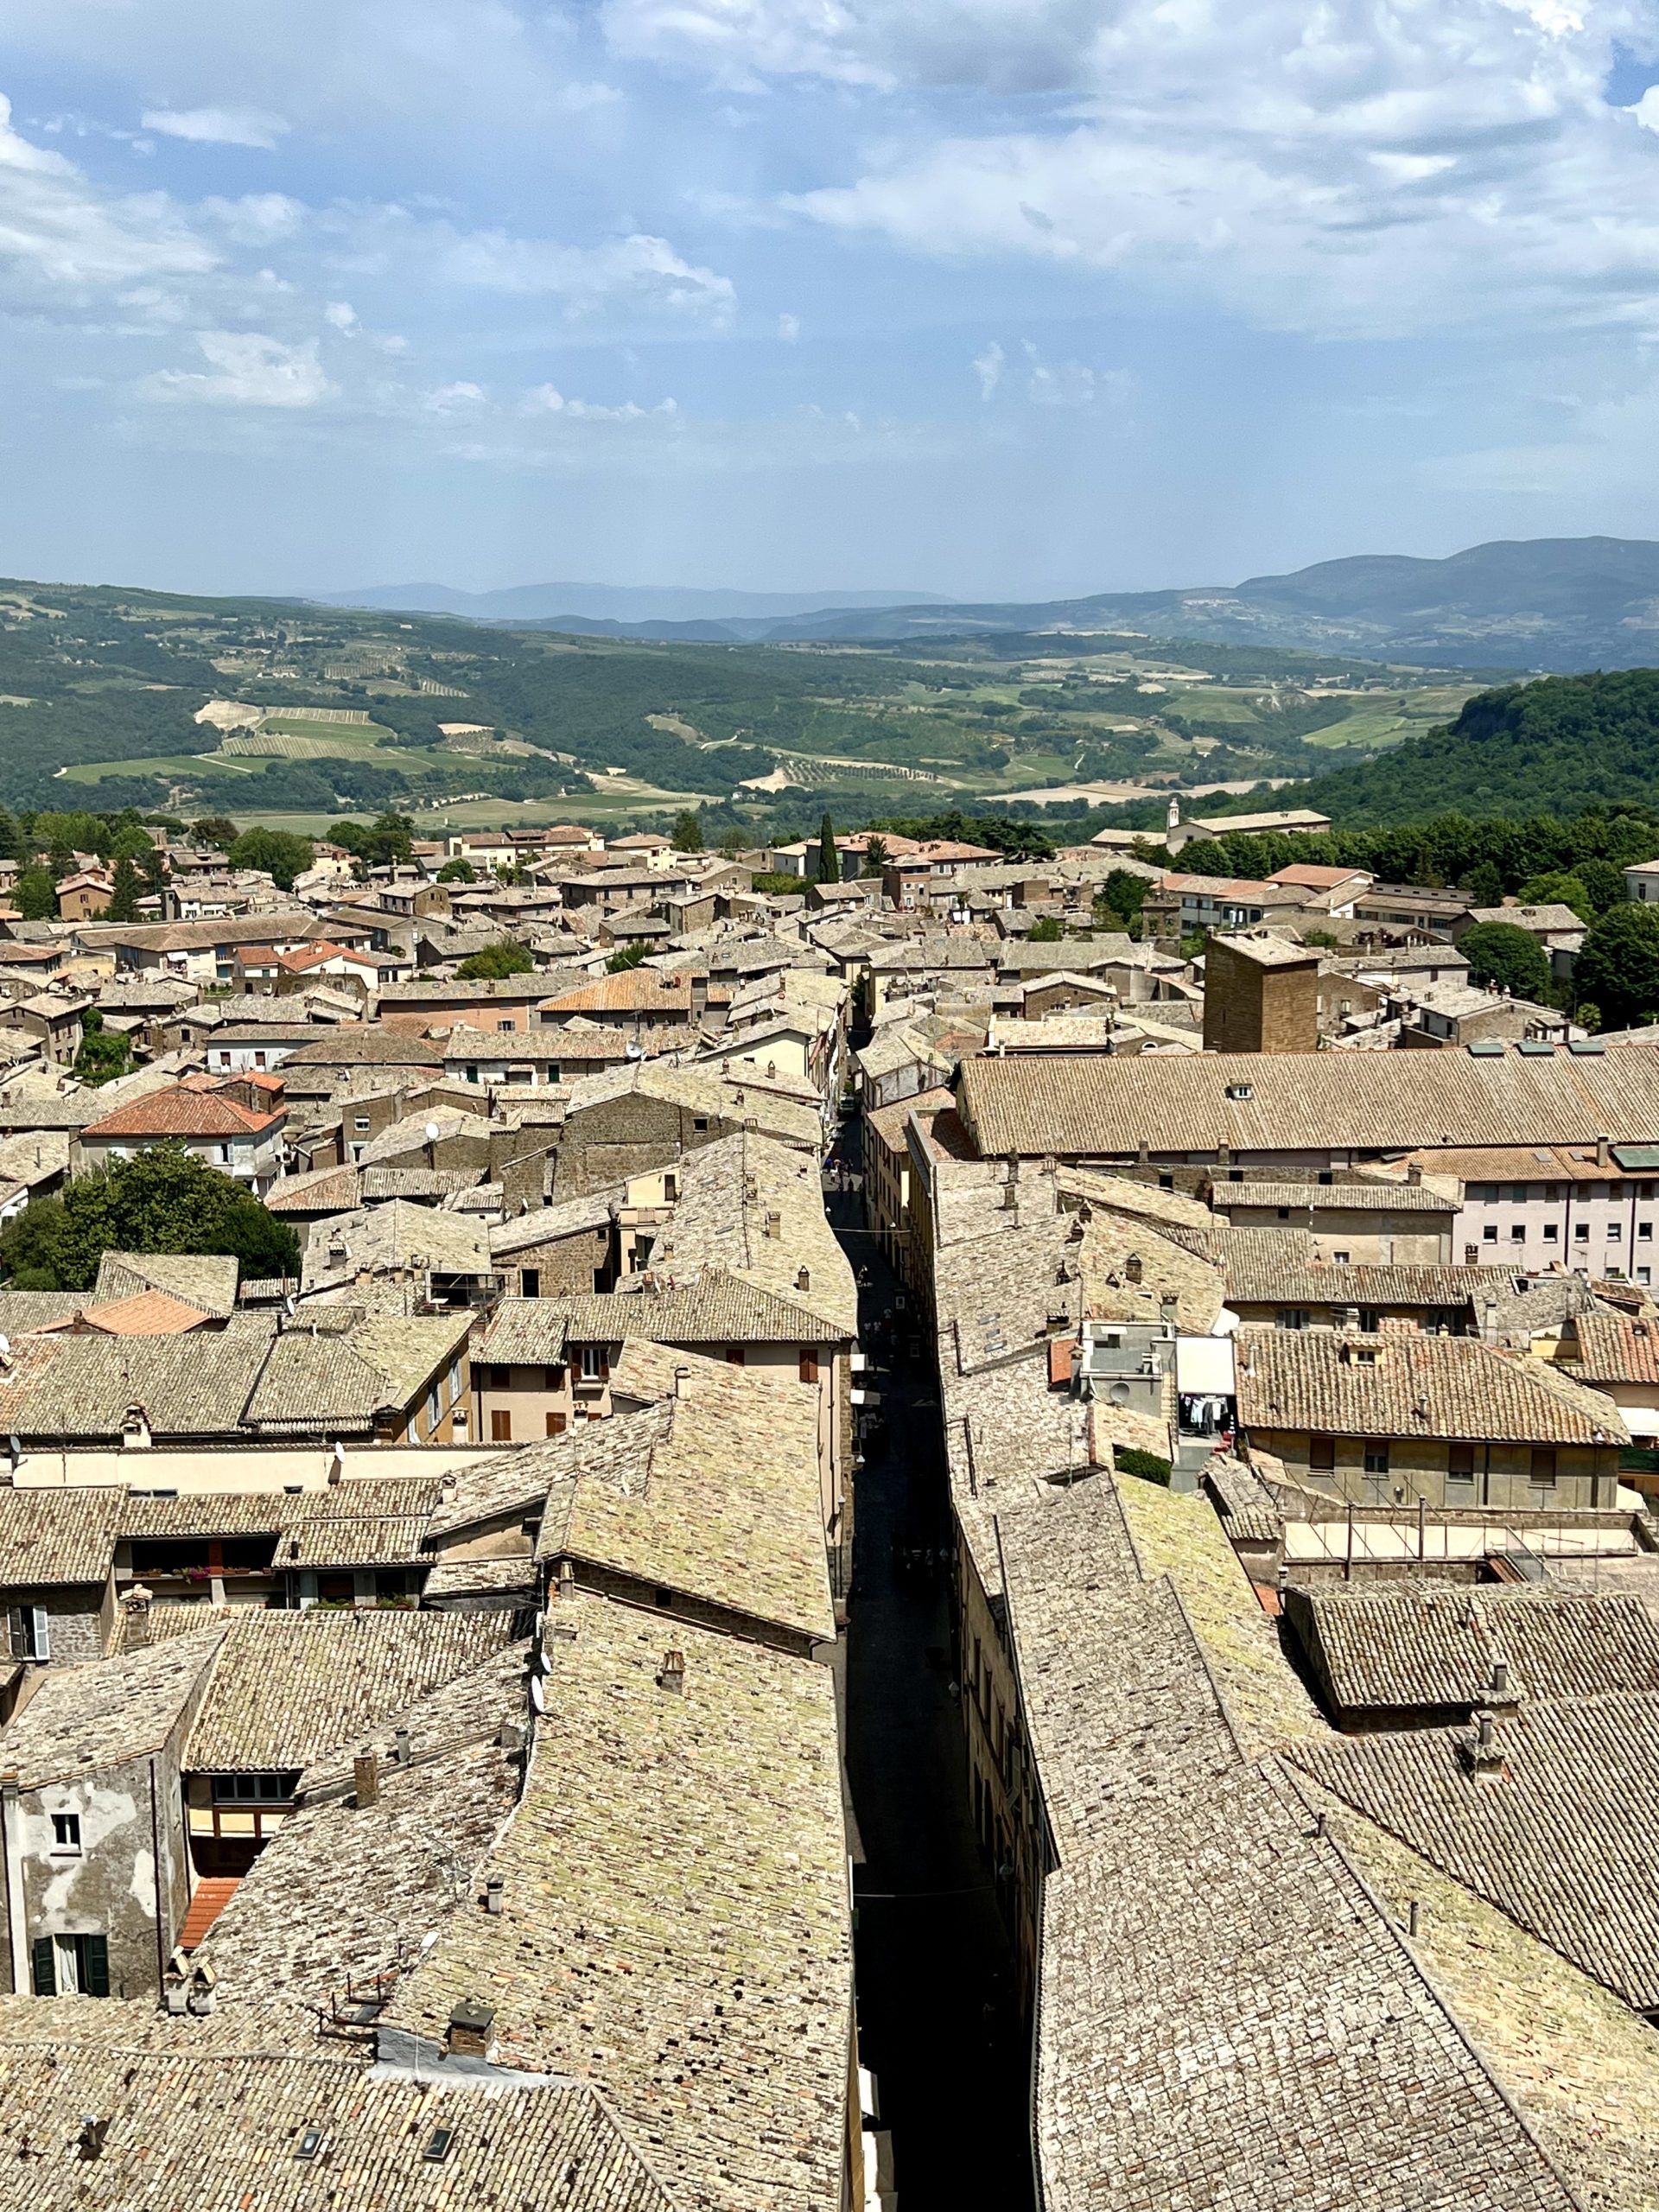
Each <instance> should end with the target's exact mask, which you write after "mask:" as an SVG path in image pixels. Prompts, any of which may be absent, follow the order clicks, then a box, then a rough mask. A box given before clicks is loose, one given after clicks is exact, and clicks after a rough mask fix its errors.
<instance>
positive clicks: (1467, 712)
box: [1297, 668, 1659, 827]
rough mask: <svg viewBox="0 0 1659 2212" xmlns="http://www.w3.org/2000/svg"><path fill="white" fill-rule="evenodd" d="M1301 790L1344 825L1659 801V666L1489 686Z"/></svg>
mask: <svg viewBox="0 0 1659 2212" xmlns="http://www.w3.org/2000/svg"><path fill="white" fill-rule="evenodd" d="M1297 796H1298V797H1299V798H1300V797H1303V796H1306V798H1307V800H1308V803H1309V804H1316V805H1318V806H1319V807H1320V808H1321V809H1323V810H1324V811H1325V813H1327V814H1328V815H1329V816H1330V817H1331V818H1332V821H1333V822H1334V823H1337V824H1338V825H1339V826H1344V827H1345V826H1348V825H1350V824H1351V825H1353V826H1355V827H1359V826H1360V825H1362V824H1364V823H1398V822H1413V821H1418V820H1421V818H1422V817H1424V816H1426V815H1430V814H1439V813H1442V812H1445V811H1447V810H1456V811H1458V812H1459V813H1463V814H1471V815H1499V814H1509V815H1518V814H1534V813H1548V814H1554V815H1573V814H1580V813H1582V812H1583V811H1584V810H1585V809H1586V807H1592V806H1597V805H1604V804H1613V803H1615V802H1617V801H1618V800H1621V799H1624V800H1630V799H1635V800H1641V801H1643V803H1644V804H1649V805H1654V804H1659V669H1651V668H1634V669H1624V670H1619V671H1615V672H1613V673H1611V674H1606V675H1601V674H1597V675H1591V676H1552V677H1545V678H1543V679H1542V680H1541V681H1540V682H1538V683H1511V684H1506V685H1504V686H1503V688H1502V689H1501V690H1496V691H1481V692H1478V693H1477V694H1476V696H1474V697H1473V698H1472V699H1471V700H1469V701H1468V702H1466V704H1465V706H1464V707H1463V709H1462V710H1461V711H1460V713H1459V715H1457V717H1456V719H1455V720H1454V721H1450V722H1448V723H1446V724H1445V725H1444V726H1443V727H1442V728H1439V729H1433V730H1429V731H1427V733H1426V734H1424V735H1422V736H1421V737H1411V738H1408V739H1407V740H1406V741H1405V742H1404V743H1403V744H1402V745H1400V746H1397V747H1395V749H1394V750H1393V751H1392V752H1391V753H1383V755H1382V756H1381V757H1380V758H1379V759H1377V760H1370V761H1368V762H1366V763H1365V764H1364V765H1363V766H1356V767H1351V768H1338V769H1337V770H1336V771H1334V772H1333V773H1332V774H1331V775H1329V776H1323V777H1321V778H1320V779H1319V781H1318V782H1317V783H1316V784H1310V785H1306V787H1305V791H1304V792H1299V793H1298V794H1297Z"/></svg>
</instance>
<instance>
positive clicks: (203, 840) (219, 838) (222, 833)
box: [190, 814, 237, 852]
mask: <svg viewBox="0 0 1659 2212" xmlns="http://www.w3.org/2000/svg"><path fill="white" fill-rule="evenodd" d="M190 835H191V836H192V838H193V839H194V841H195V842H196V843H197V844H198V845H212V846H214V847H216V848H218V849H219V850H220V851H223V852H228V851H229V850H230V849H231V847H232V845H233V844H234V843H235V842H236V839H237V828H236V824H235V823H234V822H232V820H231V819H230V818H229V817H228V816H226V815H223V814H205V815H203V817H201V819H200V822H193V823H191V824H190Z"/></svg>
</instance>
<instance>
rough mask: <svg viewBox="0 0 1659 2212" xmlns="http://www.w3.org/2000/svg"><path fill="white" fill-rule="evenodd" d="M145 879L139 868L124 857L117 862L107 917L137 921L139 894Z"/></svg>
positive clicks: (124, 920) (109, 918)
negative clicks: (139, 872)
mask: <svg viewBox="0 0 1659 2212" xmlns="http://www.w3.org/2000/svg"><path fill="white" fill-rule="evenodd" d="M142 892H143V879H142V877H141V876H140V875H139V874H138V871H137V868H135V867H134V866H133V864H132V862H131V861H130V860H127V859H125V858H122V859H120V860H118V861H117V862H116V864H115V884H114V887H113V888H112V890H111V893H110V903H109V906H107V908H106V909H105V920H106V921H111V922H136V921H137V918H138V899H139V894H140V893H142Z"/></svg>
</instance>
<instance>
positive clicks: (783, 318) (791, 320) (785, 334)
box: [778, 315, 801, 346]
mask: <svg viewBox="0 0 1659 2212" xmlns="http://www.w3.org/2000/svg"><path fill="white" fill-rule="evenodd" d="M800 334H801V318H800V317H799V315H779V318H778V335H779V338H781V339H782V340H783V341H784V343H785V346H793V345H794V344H795V343H796V341H797V340H798V338H799V337H800Z"/></svg>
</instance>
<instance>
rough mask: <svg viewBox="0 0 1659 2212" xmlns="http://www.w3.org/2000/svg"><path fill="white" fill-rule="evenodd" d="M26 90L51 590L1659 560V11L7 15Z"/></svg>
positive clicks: (4, 307)
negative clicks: (1586, 549) (1498, 547)
mask: <svg viewBox="0 0 1659 2212" xmlns="http://www.w3.org/2000/svg"><path fill="white" fill-rule="evenodd" d="M0 72H3V73H0V96H3V97H0V315H3V317H4V329H3V342H0V569H3V570H4V572H6V573H9V574H10V575H35V576H53V577H63V578H73V579H81V580H91V579H119V580H121V581H124V582H146V583H153V584H156V585H162V586H168V587H174V588H185V589H199V590H221V589H222V590H232V589H236V590H284V589H305V588H317V589H328V588H350V587H352V586H354V585H362V584H369V583H376V582H402V581H405V580H412V579H415V578H435V579H438V580H442V581H444V582H449V583H452V584H455V585H459V586H461V587H464V588H474V589H479V588H492V587H496V586H501V585H507V584H513V583H528V582H541V581H543V580H544V579H549V578H560V577H562V578H571V579H578V578H580V579H593V580H597V581H606V582H635V583H651V582H677V583H687V584H706V585H734V586H741V587H744V588H750V589H765V588H778V589H787V590H818V589H846V588H855V587H857V588H893V589H898V590H904V591H910V590H915V591H926V592H940V593H951V594H966V595H973V594H987V595H998V596H1003V595H1028V596H1038V595H1041V594H1049V593H1053V592H1058V591H1074V590H1088V589H1101V588H1139V587H1154V586H1159V585H1164V584H1175V583H1197V582H1231V581H1236V579H1237V578H1239V577H1240V576H1242V575H1247V574H1249V573H1251V572H1259V571H1262V570H1268V569H1281V568H1287V567H1294V566H1296V565H1299V564H1300V563H1303V562H1306V561H1310V560H1318V559H1324V558H1327V557H1330V556H1335V555H1339V554H1344V553H1351V552H1361V551H1398V552H1417V553H1433V554H1439V553H1446V552H1450V551H1452V550H1456V549H1457V548H1458V547H1459V546H1461V545H1465V544H1469V543H1475V542H1478V540H1480V539H1482V538H1484V537H1500V536H1504V537H1519V536H1540V535H1547V534H1558V533H1559V534H1568V533H1577V532H1580V531H1610V532H1612V533H1614V534H1617V535H1621V536H1659V355H1656V346H1659V0H1605V4H1604V0H1577V4H1574V0H569V4H568V5H564V6H559V5H556V4H550V5H531V4H529V3H528V0H284V3H283V5H281V6H278V7H272V6H271V5H270V4H269V0H262V4H258V5H255V4H252V0H6V7H5V35H4V38H3V41H0ZM1650 86H1651V87H1652V89H1649V87H1650Z"/></svg>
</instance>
